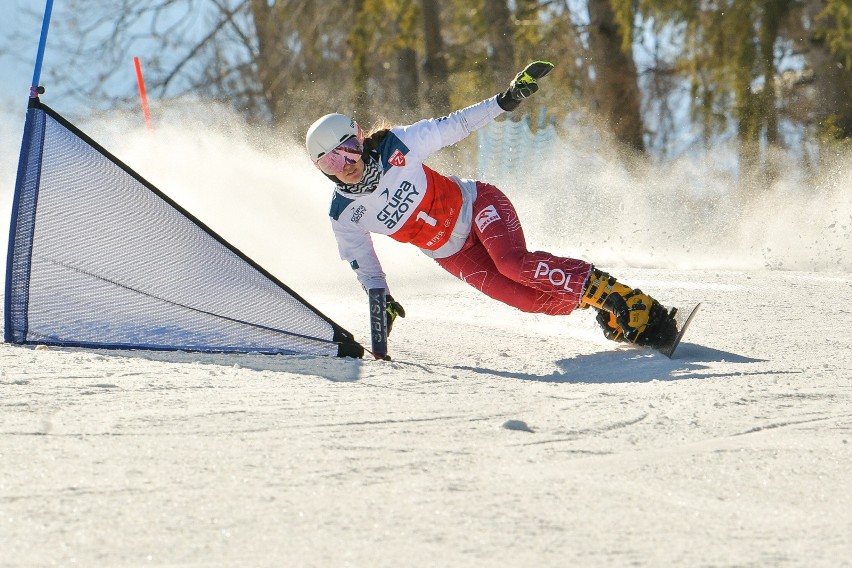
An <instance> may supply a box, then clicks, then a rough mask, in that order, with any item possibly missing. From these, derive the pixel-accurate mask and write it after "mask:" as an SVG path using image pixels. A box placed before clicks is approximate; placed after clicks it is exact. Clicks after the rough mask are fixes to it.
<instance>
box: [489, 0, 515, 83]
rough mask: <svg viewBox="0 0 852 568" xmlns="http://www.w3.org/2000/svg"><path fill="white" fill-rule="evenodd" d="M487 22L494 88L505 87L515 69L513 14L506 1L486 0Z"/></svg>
mask: <svg viewBox="0 0 852 568" xmlns="http://www.w3.org/2000/svg"><path fill="white" fill-rule="evenodd" d="M485 22H486V23H487V24H488V40H489V42H490V44H491V58H490V61H489V67H490V69H491V72H492V74H493V75H494V87H495V88H498V89H499V88H501V85H502V86H503V87H505V84H506V83H508V81H509V79H510V78H511V77H512V73H513V71H514V69H515V43H514V40H513V38H512V25H511V14H510V13H509V7H508V6H507V4H506V0H485Z"/></svg>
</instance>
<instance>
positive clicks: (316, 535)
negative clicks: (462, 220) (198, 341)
mask: <svg viewBox="0 0 852 568" xmlns="http://www.w3.org/2000/svg"><path fill="white" fill-rule="evenodd" d="M48 103H49V101H48ZM57 110H60V111H61V109H57ZM217 116H222V112H221V111H216V112H210V113H206V114H205V115H204V117H205V120H206V122H207V124H206V125H205V127H206V128H207V130H205V131H203V132H201V131H199V130H198V129H197V128H196V127H197V125H195V126H193V125H189V126H187V125H185V124H184V123H183V122H181V121H180V120H178V119H177V118H175V119H174V120H171V121H166V120H161V122H160V123H159V124H158V126H157V127H156V128H157V132H156V133H155V135H154V136H153V137H151V136H148V135H147V134H146V133H145V132H144V130H143V129H142V127H141V124H140V123H141V121H140V120H139V118H138V117H132V118H131V117H109V119H108V120H107V121H100V120H92V121H91V123H88V124H87V123H83V124H79V125H80V126H81V127H82V128H83V129H84V130H86V131H88V132H89V133H90V134H92V135H93V136H94V137H95V139H96V140H98V141H100V142H101V143H102V144H103V145H104V146H106V147H107V148H110V149H111V150H112V151H113V152H115V153H116V154H117V155H118V156H119V157H120V158H122V159H123V160H124V161H126V162H127V163H128V164H130V165H131V166H132V167H134V168H135V169H137V171H139V172H140V173H142V174H143V175H145V176H146V177H148V178H149V179H150V180H151V181H152V182H153V183H154V184H155V185H157V186H158V187H160V188H161V189H163V190H164V191H166V193H168V194H169V195H171V196H172V197H174V198H175V199H176V200H177V201H178V202H180V203H181V204H182V205H184V206H185V207H187V208H188V209H189V210H190V211H192V212H193V213H195V214H196V215H197V216H199V217H200V218H201V219H202V220H203V221H204V222H205V223H207V224H209V225H210V226H211V227H213V228H214V229H215V230H217V231H218V232H220V233H221V234H222V235H223V236H225V238H227V239H228V240H230V241H231V242H233V243H234V244H235V245H236V246H238V247H239V248H241V249H242V250H244V252H246V253H247V254H248V255H249V256H251V257H252V258H253V259H255V260H256V261H258V262H259V263H260V264H262V265H263V266H265V267H267V268H269V269H270V271H271V272H273V273H274V274H276V275H277V276H278V277H280V278H281V279H282V280H283V281H285V282H287V283H288V284H289V285H291V286H293V287H294V288H295V289H296V290H297V291H298V292H299V293H300V294H302V295H303V296H305V297H306V298H307V299H308V300H309V301H311V302H312V303H314V304H315V305H316V306H318V307H319V308H320V309H322V310H323V311H324V312H325V313H327V314H328V315H329V316H330V317H332V318H333V319H334V320H336V321H337V322H338V323H340V324H341V325H343V326H344V327H345V328H347V329H349V330H350V331H353V332H354V333H355V334H356V336H358V337H359V338H361V340H362V341H365V340H366V338H367V308H366V298H365V295H364V294H363V292H361V291H360V289H359V288H358V286H357V283H356V282H355V279H354V276H353V275H352V273H351V271H350V270H349V269H348V267H347V266H346V265H345V263H343V262H342V261H339V260H338V257H337V253H336V248H335V244H334V241H333V238H332V236H331V234H330V233H331V231H330V228H329V227H328V225H327V221H326V220H325V214H326V213H325V211H326V207H327V203H328V198H329V194H328V192H329V187H328V184H327V182H326V181H325V180H324V178H322V176H320V175H319V174H318V173H317V172H316V171H315V170H314V169H313V168H312V167H311V166H310V164H307V163H306V160H305V159H304V157H303V155H302V153H301V148H300V147H299V145H298V143H290V142H287V143H282V142H280V141H277V140H276V139H275V138H274V136H273V135H272V134H270V133H268V132H262V131H259V130H256V129H251V128H247V127H246V128H243V127H238V126H234V125H231V124H228V123H227V122H226V121H225V119H224V118H222V124H212V125H211V124H209V123H210V122H216V121H215V120H212V119H211V117H217ZM155 120H156V116H155ZM2 122H3V127H4V132H8V131H14V130H15V129H16V128H19V127H18V122H17V117H15V120H10V119H8V118H6V117H4V120H3V121H2ZM10 124H11V126H10ZM166 125H168V126H166ZM279 145H280V146H279ZM258 146H263V147H262V148H258ZM0 150H2V151H0V160H2V162H0V164H2V167H1V168H0V196H2V207H0V214H2V215H3V218H4V219H8V211H9V205H10V203H11V194H12V191H11V188H12V186H13V183H14V171H15V164H16V163H17V146H16V143H10V142H9V141H8V139H7V137H6V136H4V140H3V141H2V146H0ZM569 150H570V151H569V152H566V153H564V155H565V156H566V160H567V163H566V164H565V166H564V169H565V170H566V171H565V172H562V171H561V170H562V169H563V168H562V167H561V166H560V167H557V168H554V169H558V170H560V171H559V172H555V171H550V172H528V173H526V174H524V175H519V176H518V177H517V179H508V180H500V181H501V185H502V186H503V187H504V188H506V189H507V191H509V193H510V195H512V197H513V198H514V199H515V203H516V205H517V206H518V209H519V212H520V214H521V218H522V220H523V221H524V224H525V229H526V232H527V236H528V240H529V241H530V246H531V247H533V248H542V249H545V250H550V251H551V252H556V253H563V254H575V255H580V256H583V257H585V258H589V259H590V260H592V261H594V262H596V263H598V264H600V265H601V266H602V267H604V268H605V269H608V270H609V271H610V272H612V273H613V274H615V275H616V276H618V277H619V278H620V279H621V280H622V281H624V282H626V283H628V284H632V285H634V286H639V287H641V288H642V289H643V290H645V291H647V292H649V293H652V294H653V295H654V296H655V297H658V298H659V299H660V300H661V301H663V303H664V304H667V305H678V306H689V305H691V304H694V303H696V302H698V301H701V302H703V307H702V310H701V312H700V313H699V316H698V317H697V318H696V320H695V321H694V322H693V325H692V327H691V328H690V331H689V333H688V335H687V337H686V338H685V339H684V343H683V344H681V347H680V349H679V351H678V353H677V354H676V357H675V359H673V360H669V359H667V358H665V357H663V356H661V355H659V354H657V353H655V352H653V351H649V350H642V349H633V348H629V347H624V346H617V345H614V344H611V343H609V342H607V341H606V340H605V339H604V338H603V337H602V335H601V334H600V332H599V331H598V329H597V328H596V324H595V322H594V318H593V315H592V314H591V313H589V312H584V311H580V312H577V313H575V314H573V315H571V316H569V317H561V318H556V317H545V316H539V315H530V314H523V313H520V312H518V311H515V310H513V309H511V308H508V307H506V306H503V305H501V304H498V303H496V302H493V301H491V300H489V299H488V298H485V297H483V296H481V295H479V294H478V293H476V292H475V291H474V290H472V289H471V288H468V287H467V286H465V285H464V284H463V283H461V282H459V281H457V280H455V279H453V278H452V277H450V276H449V275H447V274H445V273H443V271H441V270H440V268H438V267H437V266H436V265H434V264H433V263H432V262H431V261H429V260H428V259H427V258H425V257H424V256H422V255H420V254H419V253H417V251H416V250H413V248H412V247H408V246H404V245H400V244H398V243H394V242H391V241H390V240H389V239H377V246H378V247H379V250H380V252H379V254H380V256H381V257H382V259H383V261H384V264H385V268H386V271H387V273H388V276H389V279H390V281H391V285H392V287H393V292H394V295H395V296H396V297H397V299H398V300H400V301H401V302H402V303H403V305H404V306H405V308H406V310H407V312H408V317H407V318H406V319H404V320H398V321H397V325H396V326H395V329H394V332H393V334H392V336H391V350H392V354H393V356H394V357H395V360H394V361H392V362H380V361H369V360H364V361H356V360H350V359H331V358H316V357H281V356H249V355H204V354H189V353H151V352H118V351H96V350H86V349H70V348H67V349H57V348H50V349H42V348H33V347H21V346H14V345H8V344H0V417H2V419H1V420H0V565H2V566H49V565H74V564H76V565H83V566H140V565H153V566H163V565H169V566H184V565H185V566H217V565H230V566H635V565H642V566H670V565H678V566H832V567H833V566H850V565H852V475H850V470H852V443H850V442H852V340H850V335H849V331H848V328H849V321H850V320H852V307H850V306H852V254H850V240H852V197H850V194H852V169H850V166H849V164H850V163H852V160H841V159H838V165H837V166H836V168H834V169H831V168H829V170H828V171H827V172H826V174H825V175H824V176H822V177H820V178H818V179H817V180H816V181H813V182H809V183H810V185H806V184H805V183H804V182H802V181H801V180H800V178H799V174H798V173H797V172H795V171H794V172H788V173H785V174H783V175H782V176H781V177H780V178H779V179H778V180H777V181H776V182H773V184H771V186H769V187H768V188H767V191H766V192H765V193H764V194H762V196H761V198H760V199H759V200H757V202H756V203H753V204H752V205H751V206H749V207H748V208H746V207H744V206H738V205H737V204H736V202H735V201H734V200H733V199H731V198H730V197H729V196H728V194H727V193H726V191H728V190H730V183H731V182H730V180H728V179H726V178H725V177H724V176H713V175H711V174H710V173H708V171H709V170H705V169H702V168H704V167H706V166H707V164H704V165H701V164H699V165H695V164H689V163H681V164H677V165H675V166H674V167H671V168H669V169H665V170H664V169H662V168H660V169H658V170H656V171H653V172H650V173H649V175H648V176H647V179H643V180H639V181H636V180H630V179H629V177H628V176H627V175H626V174H625V173H624V172H622V171H619V170H618V169H617V168H615V167H613V166H612V165H611V164H610V163H609V162H607V160H606V159H603V158H601V157H595V156H594V152H593V151H591V149H586V148H583V147H582V146H574V147H571V148H570V149H569ZM583 152H589V154H588V155H586V156H585V157H584V155H583ZM438 161H439V163H440V158H439V160H438ZM466 167H468V166H467V165H464V164H461V165H456V167H455V168H454V171H459V172H460V173H462V174H464V173H465V172H464V170H465V168H466ZM696 168H698V171H696ZM446 169H449V168H446ZM566 172H567V173H566ZM468 175H470V174H469V173H468ZM546 176H550V177H546ZM619 192H621V194H622V195H629V196H631V198H630V199H629V200H628V206H627V207H621V208H619V207H620V206H619V205H617V204H616V203H615V202H616V201H618V200H617V199H616V197H617V195H618V194H619ZM667 195H668V196H669V197H668V198H666V197H665V196H667ZM696 195H697V196H699V197H700V198H701V199H703V201H702V200H701V199H698V198H697V197H696ZM708 195H709V196H710V197H711V198H712V199H708V198H707V196H708ZM637 202H639V203H640V205H637ZM5 222H8V221H5ZM590 228H596V232H594V233H593V236H588V235H587V231H588V230H589V229H590ZM3 230H4V232H5V229H3ZM4 248H5V247H4ZM778 268H784V269H785V270H778Z"/></svg>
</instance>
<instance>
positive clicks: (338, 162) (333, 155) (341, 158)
mask: <svg viewBox="0 0 852 568" xmlns="http://www.w3.org/2000/svg"><path fill="white" fill-rule="evenodd" d="M363 151H364V144H362V143H361V141H360V140H359V139H358V137H357V136H355V135H352V136H350V137H349V138H347V139H346V140H344V141H343V143H342V144H341V145H340V146H338V147H337V148H335V149H334V150H331V151H330V152H328V153H326V154H323V155H322V157H320V159H319V160H317V161H316V162H314V165H316V167H318V168H319V169H320V171H322V172H323V173H326V174H328V175H330V176H336V175H337V174H339V173H342V172H343V168H345V167H346V166H348V165H349V164H354V163H355V162H357V161H358V159H359V158H360V157H361V153H362V152H363Z"/></svg>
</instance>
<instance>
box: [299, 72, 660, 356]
mask: <svg viewBox="0 0 852 568" xmlns="http://www.w3.org/2000/svg"><path fill="white" fill-rule="evenodd" d="M552 68H553V64H552V63H550V62H547V61H535V62H533V63H530V64H529V65H528V66H527V67H526V68H525V69H524V70H523V71H521V72H520V73H518V74H517V75H516V76H515V78H514V79H512V81H511V83H510V84H509V88H508V89H507V90H506V91H504V92H502V93H500V94H498V95H496V96H494V97H491V98H488V99H486V100H484V101H482V102H479V103H477V104H474V105H472V106H469V107H467V108H464V109H462V110H458V111H455V112H453V113H451V114H450V115H449V116H446V117H443V118H438V119H425V120H421V121H419V122H416V123H414V124H411V125H408V126H396V127H394V128H390V129H382V130H379V131H377V132H374V133H372V134H370V135H369V136H365V134H364V132H363V131H362V129H361V127H360V126H359V124H358V123H357V122H356V121H355V120H354V119H353V118H351V117H349V116H346V115H343V114H328V115H326V116H323V117H322V118H320V119H319V120H317V121H316V122H314V123H313V124H312V125H311V127H310V128H309V129H308V132H307V136H306V139H305V144H306V146H307V150H308V154H309V156H310V158H311V161H312V162H313V163H314V165H316V167H317V168H319V169H320V171H322V173H324V174H325V175H326V176H327V177H328V178H329V179H331V180H332V181H333V182H335V184H336V185H335V188H334V195H333V198H332V202H331V210H330V212H329V215H330V217H331V224H332V228H333V230H334V235H335V237H336V239H337V243H338V248H339V251H340V255H341V257H342V258H343V259H344V260H346V261H347V262H349V264H350V265H351V266H352V269H353V270H354V271H355V273H356V275H357V278H358V280H359V282H360V283H361V285H362V286H363V287H364V289H365V290H370V289H375V288H384V289H385V290H386V291H388V292H387V321H388V331H390V328H391V326H392V324H393V321H394V320H395V319H396V317H397V316H399V317H405V310H404V309H403V308H402V306H401V305H400V304H399V303H398V302H396V301H395V300H394V299H393V297H392V296H391V295H390V293H389V288H388V285H387V282H386V280H385V274H384V272H383V271H382V267H381V264H380V263H379V259H378V257H377V256H376V252H375V250H374V248H373V243H372V239H371V236H370V233H377V234H384V235H388V236H390V237H391V238H393V239H395V240H397V241H400V242H405V243H411V244H413V245H415V246H417V247H419V248H420V249H421V250H422V251H423V252H424V253H426V254H427V255H428V256H430V257H432V258H433V259H434V260H435V261H436V262H437V263H438V264H439V265H440V266H442V267H443V268H444V269H445V270H447V271H448V272H450V273H451V274H452V275H453V276H456V277H457V278H460V279H461V280H463V281H464V282H466V283H468V284H470V285H471V286H473V287H475V288H476V289H477V290H479V291H481V292H483V293H484V294H486V295H488V296H490V297H491V298H494V299H495V300H499V301H501V302H503V303H505V304H508V305H510V306H514V307H516V308H518V309H520V310H522V311H525V312H535V313H544V314H551V315H565V314H569V313H571V312H572V311H574V310H575V309H576V308H578V307H580V308H588V307H590V306H591V307H593V308H595V309H596V310H597V311H598V316H597V321H598V323H599V324H600V325H601V327H602V328H603V330H604V335H605V336H606V337H607V338H609V339H611V340H613V341H626V342H630V343H636V344H639V345H648V346H651V347H661V346H664V345H667V344H669V343H671V342H672V340H673V339H674V337H675V335H676V334H677V324H676V322H675V320H674V318H673V314H672V313H671V312H669V311H667V310H666V309H665V308H664V307H663V306H662V305H661V304H660V303H659V302H657V301H656V300H654V299H653V298H651V297H650V296H648V295H647V294H644V293H643V292H642V291H641V290H638V289H631V288H630V287H628V286H625V285H624V284H622V283H620V282H618V281H616V279H615V278H613V277H612V276H610V275H609V274H607V273H605V272H602V271H601V270H599V269H598V268H596V267H594V266H593V265H591V264H590V263H588V262H586V261H584V260H577V259H572V258H565V257H560V256H555V255H552V254H549V253H546V252H541V251H535V252H530V251H528V250H527V247H526V241H525V239H524V233H523V230H522V228H521V224H520V221H519V220H518V215H517V214H516V212H515V209H514V207H513V205H512V203H511V202H510V201H509V199H508V198H507V197H506V195H505V194H503V192H502V191H500V190H499V189H498V188H496V187H494V186H493V185H490V184H488V183H485V182H483V181H476V180H469V179H460V178H458V177H455V176H447V175H443V174H441V173H438V172H436V171H434V170H432V169H431V168H430V167H429V166H427V165H425V164H424V163H423V162H424V160H426V159H427V158H428V157H429V156H430V155H432V154H434V153H435V152H437V151H438V150H440V149H441V148H443V147H445V146H450V145H452V144H455V143H456V142H459V141H460V140H462V139H464V138H465V137H467V136H468V135H469V134H470V133H471V132H473V131H474V130H477V129H478V128H481V127H483V126H485V125H486V124H487V123H488V122H490V121H492V120H494V119H495V118H497V117H498V116H500V115H501V114H503V113H504V112H511V111H513V110H515V109H516V108H517V107H518V105H519V104H520V103H521V101H523V100H524V99H525V98H527V97H529V96H530V95H532V94H533V93H535V92H536V91H537V90H538V83H537V80H538V79H541V78H542V77H544V76H545V75H547V73H549V72H550V70H551V69H552Z"/></svg>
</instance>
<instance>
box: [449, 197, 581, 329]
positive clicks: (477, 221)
mask: <svg viewBox="0 0 852 568" xmlns="http://www.w3.org/2000/svg"><path fill="white" fill-rule="evenodd" d="M476 187H477V191H478V195H477V197H476V201H475V202H474V204H473V226H472V227H471V231H470V236H469V237H468V239H467V242H465V244H464V247H462V250H460V251H459V252H457V253H456V254H454V255H452V256H449V257H447V258H439V259H436V261H437V262H438V264H440V265H441V266H442V267H443V268H444V269H445V270H446V271H447V272H449V273H450V274H452V275H453V276H456V277H457V278H460V279H461V280H464V281H465V282H467V283H468V284H470V285H471V286H473V287H474V288H476V289H477V290H479V291H481V292H483V293H484V294H486V295H487V296H490V297H492V298H494V299H495V300H499V301H501V302H503V303H504V304H508V305H510V306H514V307H516V308H518V309H519V310H522V311H524V312H535V313H542V314H550V315H563V314H569V313H571V312H572V311H573V310H574V309H575V308H577V306H578V305H579V304H580V296H581V295H582V293H583V286H584V285H585V283H586V280H587V279H588V277H589V272H590V271H591V269H592V265H591V264H589V263H588V262H584V261H582V260H574V259H570V258H563V257H559V256H553V255H551V254H548V253H546V252H539V251H537V252H529V251H528V250H527V244H526V239H525V238H524V231H523V229H522V228H521V223H520V221H519V220H518V215H517V213H515V208H514V207H513V206H512V203H511V202H510V201H509V198H508V197H506V196H505V195H504V194H503V192H502V191H500V190H499V189H497V188H496V187H494V186H493V185H489V184H487V183H482V182H476Z"/></svg>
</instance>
